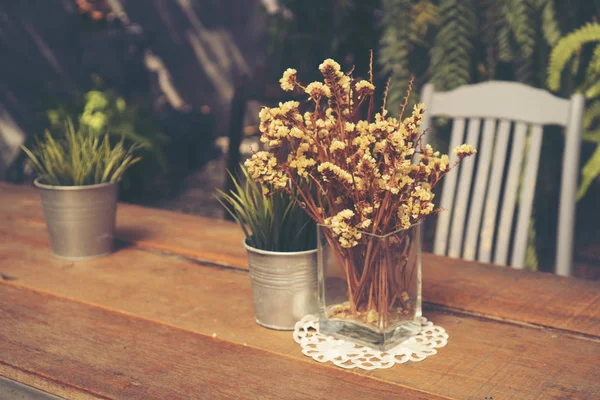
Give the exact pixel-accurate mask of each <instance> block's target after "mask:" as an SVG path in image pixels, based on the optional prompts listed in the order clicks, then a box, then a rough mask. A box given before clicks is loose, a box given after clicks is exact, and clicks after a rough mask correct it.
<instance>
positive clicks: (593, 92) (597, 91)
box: [585, 81, 600, 99]
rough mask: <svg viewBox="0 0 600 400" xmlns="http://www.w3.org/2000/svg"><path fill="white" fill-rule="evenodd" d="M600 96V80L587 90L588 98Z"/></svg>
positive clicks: (586, 95)
mask: <svg viewBox="0 0 600 400" xmlns="http://www.w3.org/2000/svg"><path fill="white" fill-rule="evenodd" d="M598 96H600V81H597V82H596V83H594V84H593V85H592V86H590V87H589V88H587V89H586V91H585V97H586V98H588V99H593V98H596V97H598Z"/></svg>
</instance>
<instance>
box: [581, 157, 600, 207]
mask: <svg viewBox="0 0 600 400" xmlns="http://www.w3.org/2000/svg"><path fill="white" fill-rule="evenodd" d="M598 175H600V145H598V147H596V151H595V152H594V154H592V156H591V157H590V159H589V160H588V161H587V163H586V164H585V165H584V167H583V169H582V170H581V185H580V186H579V191H578V192H577V200H581V198H583V196H585V194H586V192H587V190H588V188H589V187H590V185H591V184H592V182H593V181H594V179H596V177H597V176H598Z"/></svg>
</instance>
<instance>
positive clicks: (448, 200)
mask: <svg viewBox="0 0 600 400" xmlns="http://www.w3.org/2000/svg"><path fill="white" fill-rule="evenodd" d="M464 137H465V119H464V118H456V119H455V120H454V122H453V124H452V134H451V137H450V150H449V153H450V165H453V164H454V162H455V161H456V159H457V157H456V155H455V154H454V149H455V148H456V146H459V145H460V144H461V143H462V142H463V138H464ZM459 168H460V167H459ZM457 174H458V171H454V172H453V173H450V174H448V175H447V176H446V178H445V179H444V183H443V184H442V200H441V202H440V208H441V209H442V210H444V211H443V212H441V213H439V214H438V219H437V225H436V228H435V241H434V244H433V252H434V253H435V254H440V255H445V254H447V252H446V249H447V247H448V232H449V231H450V219H451V216H452V213H453V212H454V207H453V205H454V197H455V195H456V185H457V180H458V176H457Z"/></svg>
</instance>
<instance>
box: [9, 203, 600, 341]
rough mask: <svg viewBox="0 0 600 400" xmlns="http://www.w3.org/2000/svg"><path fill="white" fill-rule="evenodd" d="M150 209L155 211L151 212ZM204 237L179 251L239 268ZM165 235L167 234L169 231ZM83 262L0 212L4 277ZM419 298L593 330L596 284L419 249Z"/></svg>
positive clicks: (240, 261)
mask: <svg viewBox="0 0 600 400" xmlns="http://www.w3.org/2000/svg"><path fill="white" fill-rule="evenodd" d="M0 202H2V198H0ZM142 210H143V211H145V212H148V213H149V214H152V213H154V212H155V210H150V209H142ZM158 215H162V214H160V212H159V213H158ZM155 218H158V217H155ZM192 221H193V224H191V225H184V226H181V228H180V229H181V230H182V232H181V233H180V234H184V233H186V232H188V231H189V232H190V235H192V234H193V231H203V230H206V229H207V228H206V225H202V224H199V223H198V222H200V221H198V220H196V219H192ZM209 221H211V220H209ZM162 223H164V224H166V223H167V222H166V221H163V222H162ZM184 223H186V222H185V220H183V221H182V224H184ZM224 226H227V227H228V228H227V229H225V227H223V228H222V230H223V232H222V234H223V235H225V236H226V237H231V236H232V235H235V234H236V233H238V228H237V226H235V225H234V224H225V225H224ZM205 236H206V238H205V239H202V240H204V242H203V244H202V248H207V249H209V250H208V253H206V254H205V253H203V252H202V251H201V248H200V247H199V246H198V245H194V246H192V247H190V249H188V250H187V251H186V254H187V253H191V252H193V253H194V255H195V256H194V257H193V258H194V259H196V260H200V261H201V262H209V263H213V262H214V261H213V260H214V257H215V256H218V254H217V252H215V251H214V250H213V249H211V247H217V246H221V247H220V248H221V249H223V253H224V254H225V255H226V256H224V258H225V259H227V260H229V259H232V258H236V259H237V261H236V263H234V264H233V265H232V267H234V268H243V267H245V268H247V260H246V258H245V254H244V253H243V252H241V251H240V250H241V246H240V245H239V242H238V241H237V240H236V241H225V240H224V241H222V242H221V241H220V238H219V237H217V236H214V235H212V236H211V235H205ZM165 240H169V237H167V238H165ZM199 240H200V239H199ZM229 246H231V247H229ZM242 251H243V250H242ZM131 252H134V253H131ZM239 253H241V254H239ZM146 254H147V253H146V252H141V251H135V250H134V249H132V248H125V249H122V250H121V251H118V252H117V253H115V254H113V255H112V256H111V257H110V258H107V259H101V260H97V261H94V262H96V263H98V265H104V264H105V263H108V262H110V263H111V264H112V265H118V266H119V267H118V268H119V269H120V270H123V271H125V270H126V269H127V268H128V267H129V266H130V265H131V264H133V262H132V260H134V259H137V258H139V257H142V255H144V257H146ZM236 254H237V255H236ZM232 255H236V256H235V257H233V256H232ZM25 260H28V261H27V262H25ZM34 260H35V261H34ZM108 260H110V261H108ZM159 260H162V258H156V259H155V261H150V260H149V261H147V262H150V263H157V264H158V263H162V262H163V261H159ZM216 264H219V265H225V264H226V262H224V261H219V262H218V263H216ZM84 265H88V263H75V264H74V263H65V262H64V261H59V260H55V259H53V258H52V257H49V248H48V239H47V235H46V231H45V226H44V224H43V222H41V221H31V220H16V219H15V217H14V216H13V215H7V214H3V213H2V212H1V211H0V273H4V274H7V275H8V276H9V277H10V276H13V275H15V276H17V277H19V278H20V279H26V278H27V279H33V278H35V279H42V278H44V279H45V278H46V277H44V276H43V275H42V276H39V277H36V276H37V275H39V271H44V270H45V269H46V268H48V267H49V266H55V267H56V268H62V267H65V268H67V267H68V266H75V267H77V268H78V269H80V268H81V269H83V268H85V267H84ZM177 265H185V266H186V268H187V269H190V268H193V264H190V263H181V264H177ZM239 266H243V267H239ZM29 268H32V271H31V273H32V275H31V276H29V277H27V276H25V275H24V274H25V271H28V270H29ZM68 268H72V267H68ZM82 290H85V289H84V288H82ZM423 296H424V300H425V301H426V302H429V303H433V304H436V305H442V306H447V307H451V308H453V309H460V310H462V311H464V312H473V313H477V314H486V315H489V316H491V317H497V318H505V319H508V320H512V321H521V322H524V323H531V324H538V325H542V326H548V327H553V328H558V329H565V330H569V331H572V332H575V333H581V334H585V335H592V336H600V285H598V283H597V282H593V281H585V280H579V279H573V278H563V277H558V276H555V275H552V274H545V273H531V272H521V271H514V270H511V269H509V268H507V267H499V266H491V265H485V264H480V263H477V262H467V261H464V260H457V259H449V258H446V257H442V256H436V255H433V254H423Z"/></svg>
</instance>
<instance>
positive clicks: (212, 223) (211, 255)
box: [0, 183, 248, 269]
mask: <svg viewBox="0 0 600 400" xmlns="http://www.w3.org/2000/svg"><path fill="white" fill-rule="evenodd" d="M1 214H4V215H5V216H9V217H10V218H13V219H15V220H19V221H31V222H37V223H40V224H44V212H43V210H42V204H41V201H40V198H39V193H38V192H37V190H36V189H35V188H34V187H29V186H24V185H11V184H7V183H0V215H1ZM117 238H118V239H120V240H123V241H126V242H129V243H134V244H135V245H136V246H138V247H142V248H148V249H155V250H160V251H164V252H168V253H173V254H178V255H182V256H186V257H190V258H201V259H202V260H203V261H205V262H211V263H215V264H219V265H224V266H230V267H239V268H242V269H248V266H247V262H246V251H245V250H244V247H243V246H242V245H241V243H242V241H243V238H244V236H243V234H242V231H241V230H240V229H239V228H238V227H237V225H236V224H235V223H233V222H228V221H223V220H216V219H210V218H204V217H198V216H192V215H186V214H181V213H176V212H172V211H166V210H158V209H151V208H147V207H141V206H136V205H132V204H126V203H120V204H119V207H118V209H117Z"/></svg>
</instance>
